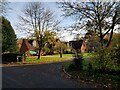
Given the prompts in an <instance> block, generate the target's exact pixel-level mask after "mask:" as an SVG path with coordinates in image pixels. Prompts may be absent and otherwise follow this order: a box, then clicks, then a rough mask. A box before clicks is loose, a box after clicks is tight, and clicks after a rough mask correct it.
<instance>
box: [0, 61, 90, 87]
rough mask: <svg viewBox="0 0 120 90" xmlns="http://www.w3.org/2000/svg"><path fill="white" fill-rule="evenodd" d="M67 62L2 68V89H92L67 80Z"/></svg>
mask: <svg viewBox="0 0 120 90" xmlns="http://www.w3.org/2000/svg"><path fill="white" fill-rule="evenodd" d="M65 63H66V62H59V63H51V64H38V65H24V66H7V67H5V66H4V67H2V88H90V87H91V86H89V85H84V84H82V83H77V82H76V81H74V80H71V79H68V78H66V75H65V74H64V73H63V72H62V69H61V67H62V65H63V64H65Z"/></svg>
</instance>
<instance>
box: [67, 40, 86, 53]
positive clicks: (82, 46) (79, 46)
mask: <svg viewBox="0 0 120 90" xmlns="http://www.w3.org/2000/svg"><path fill="white" fill-rule="evenodd" d="M69 44H70V46H71V47H72V48H73V49H75V50H80V52H82V53H84V52H87V51H88V49H87V46H86V43H85V41H84V40H79V41H70V42H69Z"/></svg>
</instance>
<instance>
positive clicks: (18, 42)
mask: <svg viewBox="0 0 120 90" xmlns="http://www.w3.org/2000/svg"><path fill="white" fill-rule="evenodd" d="M23 40H25V43H26V44H27V46H28V47H29V50H35V47H34V46H33V43H30V42H29V41H28V40H27V39H18V40H17V45H18V47H19V49H20V48H21V46H22V43H23Z"/></svg>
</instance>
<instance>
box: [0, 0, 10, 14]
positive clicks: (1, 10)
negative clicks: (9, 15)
mask: <svg viewBox="0 0 120 90" xmlns="http://www.w3.org/2000/svg"><path fill="white" fill-rule="evenodd" d="M7 6H8V2H7V0H0V15H1V16H2V15H5V14H6V12H7V10H8V9H10V8H8V7H7Z"/></svg>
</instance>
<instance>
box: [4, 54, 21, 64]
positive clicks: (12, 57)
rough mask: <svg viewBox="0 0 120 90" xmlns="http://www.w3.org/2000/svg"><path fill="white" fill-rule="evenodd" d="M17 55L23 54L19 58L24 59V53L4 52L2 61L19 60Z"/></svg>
mask: <svg viewBox="0 0 120 90" xmlns="http://www.w3.org/2000/svg"><path fill="white" fill-rule="evenodd" d="M17 56H21V58H19V59H20V60H19V61H21V60H22V54H20V53H5V54H2V62H17Z"/></svg>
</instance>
